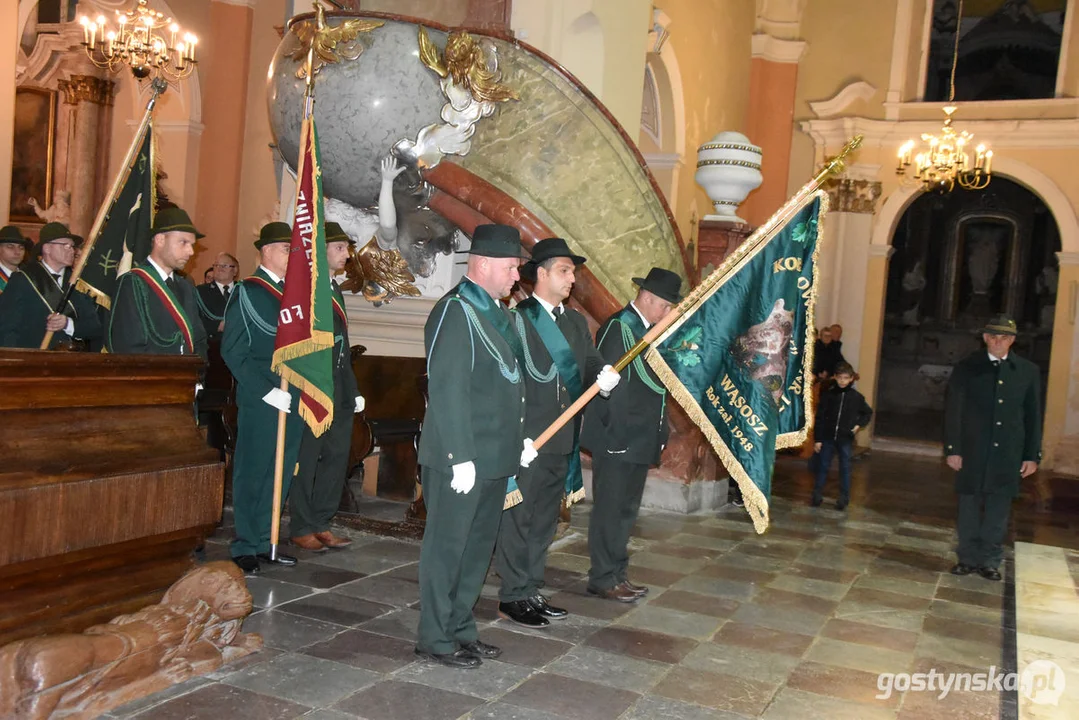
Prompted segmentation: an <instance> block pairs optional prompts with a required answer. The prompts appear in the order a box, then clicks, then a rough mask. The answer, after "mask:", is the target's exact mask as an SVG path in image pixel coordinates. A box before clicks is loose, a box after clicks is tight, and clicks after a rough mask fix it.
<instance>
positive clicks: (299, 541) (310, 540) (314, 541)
mask: <svg viewBox="0 0 1079 720" xmlns="http://www.w3.org/2000/svg"><path fill="white" fill-rule="evenodd" d="M292 544H293V545H295V546H296V547H298V548H303V549H304V550H310V551H311V552H326V548H325V546H324V545H323V544H322V543H320V542H319V541H318V538H317V537H316V536H314V535H310V534H308V535H301V536H300V537H294V538H292Z"/></svg>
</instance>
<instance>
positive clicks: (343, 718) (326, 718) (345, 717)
mask: <svg viewBox="0 0 1079 720" xmlns="http://www.w3.org/2000/svg"><path fill="white" fill-rule="evenodd" d="M303 720H356V716H355V715H350V714H348V713H343V712H340V711H339V710H326V709H322V710H312V711H311V712H309V713H307V714H306V715H304V716H303Z"/></svg>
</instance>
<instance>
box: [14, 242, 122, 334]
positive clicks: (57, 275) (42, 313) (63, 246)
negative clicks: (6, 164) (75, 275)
mask: <svg viewBox="0 0 1079 720" xmlns="http://www.w3.org/2000/svg"><path fill="white" fill-rule="evenodd" d="M81 244H82V238H81V237H79V236H78V235H75V234H73V233H72V232H71V231H70V230H68V229H67V226H66V225H63V224H61V223H58V222H51V223H48V224H47V225H45V226H44V227H42V228H41V233H40V235H39V236H38V244H37V248H36V255H37V259H36V260H32V261H30V262H27V263H25V264H24V265H23V267H22V268H21V269H20V270H19V272H17V273H15V274H14V275H12V276H11V279H10V280H9V281H8V285H7V288H6V289H5V291H4V293H3V294H0V347H10V348H37V347H40V346H41V341H42V339H43V338H44V337H45V331H46V330H49V331H52V332H53V333H54V334H53V337H52V341H51V342H50V344H49V349H56V348H65V347H66V348H72V347H78V346H79V344H80V343H78V342H76V341H84V342H89V341H92V340H96V339H99V338H100V337H101V333H102V328H101V321H100V320H99V319H98V316H97V306H96V305H95V303H94V301H93V300H91V299H90V298H89V297H88V296H86V295H84V294H83V293H81V292H77V291H73V292H72V293H71V295H70V296H69V297H68V299H67V302H66V303H64V306H63V308H62V309H61V311H60V312H53V311H54V310H55V309H56V308H57V307H59V306H60V303H61V300H63V297H64V293H66V292H67V290H68V286H69V285H70V282H71V266H72V265H74V264H75V248H76V247H77V246H79V245H81Z"/></svg>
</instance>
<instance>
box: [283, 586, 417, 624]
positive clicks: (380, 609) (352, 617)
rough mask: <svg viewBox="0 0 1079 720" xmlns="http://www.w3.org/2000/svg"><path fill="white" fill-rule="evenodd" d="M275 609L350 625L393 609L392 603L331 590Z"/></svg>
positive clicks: (363, 621)
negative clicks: (387, 603)
mask: <svg viewBox="0 0 1079 720" xmlns="http://www.w3.org/2000/svg"><path fill="white" fill-rule="evenodd" d="M277 609H278V610H279V611H280V612H286V613H291V614H293V615H303V616H304V617H309V618H313V619H315V620H322V621H324V622H330V623H334V624H335V625H347V626H350V627H352V626H356V625H359V624H360V623H365V622H367V621H368V620H371V619H373V618H376V617H379V616H381V615H385V614H386V613H389V612H393V611H394V610H395V608H394V607H393V606H392V605H383V604H381V603H374V602H371V601H370V600H362V599H360V598H354V597H349V596H348V595H341V594H339V593H332V592H325V593H319V594H318V595H310V596H308V597H305V598H302V599H300V600H294V601H292V602H289V603H285V604H284V605H281V606H279V607H278V608H277Z"/></svg>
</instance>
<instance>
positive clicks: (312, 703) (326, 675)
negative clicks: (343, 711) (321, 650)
mask: <svg viewBox="0 0 1079 720" xmlns="http://www.w3.org/2000/svg"><path fill="white" fill-rule="evenodd" d="M381 679H382V675H381V674H380V673H375V672H371V671H370V670H363V669H361V668H356V667H352V666H349V665H344V664H342V663H337V662H333V661H331V660H323V659H321V658H317V657H311V656H309V655H294V654H289V655H281V656H280V657H276V658H274V659H273V660H271V661H270V662H266V663H262V664H260V665H256V666H254V667H251V668H248V669H246V670H241V671H240V672H238V673H233V674H232V675H229V676H228V677H227V678H225V679H224V680H222V682H224V683H226V684H228V685H232V686H233V687H241V688H244V689H245V690H250V691H252V692H256V693H259V694H261V695H271V696H273V697H277V698H281V699H282V700H289V701H291V702H295V703H299V704H300V705H307V706H308V707H323V706H327V705H332V704H333V703H335V702H337V701H338V700H340V699H341V698H343V697H345V696H347V695H351V694H352V693H354V692H356V691H357V690H359V689H361V688H363V687H366V686H368V685H371V684H373V683H375V682H378V681H379V680H381Z"/></svg>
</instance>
